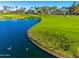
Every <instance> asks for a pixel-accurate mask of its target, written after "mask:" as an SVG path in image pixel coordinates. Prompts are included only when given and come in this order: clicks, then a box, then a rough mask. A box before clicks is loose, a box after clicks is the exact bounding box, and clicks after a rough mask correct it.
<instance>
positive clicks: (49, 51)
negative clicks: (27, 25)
mask: <svg viewBox="0 0 79 59" xmlns="http://www.w3.org/2000/svg"><path fill="white" fill-rule="evenodd" d="M40 20H41V19H40ZM31 28H32V27H31ZM26 35H27V36H28V38H29V39H30V41H31V42H33V43H34V44H35V45H36V46H38V47H39V48H40V49H42V50H44V51H45V52H47V53H49V54H51V55H53V56H56V57H57V58H73V56H70V57H65V56H62V55H58V54H56V52H55V51H53V53H52V51H51V50H49V49H46V48H45V47H43V46H41V44H39V43H38V42H37V41H35V40H34V39H35V38H32V37H31V35H30V33H29V31H27V33H26Z"/></svg>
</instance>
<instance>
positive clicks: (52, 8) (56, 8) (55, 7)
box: [50, 6, 58, 14]
mask: <svg viewBox="0 0 79 59" xmlns="http://www.w3.org/2000/svg"><path fill="white" fill-rule="evenodd" d="M57 10H58V7H57V6H53V7H50V11H51V13H52V12H53V14H56V11H57Z"/></svg>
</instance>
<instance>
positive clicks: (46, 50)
mask: <svg viewBox="0 0 79 59" xmlns="http://www.w3.org/2000/svg"><path fill="white" fill-rule="evenodd" d="M27 36H28V38H29V39H30V41H32V42H33V43H34V44H35V45H36V46H38V47H39V48H40V49H42V50H44V51H45V52H47V53H49V54H51V55H54V56H56V57H57V58H62V56H59V55H57V54H56V53H52V52H51V51H49V50H48V49H45V48H44V47H42V46H41V45H40V44H38V43H37V42H36V41H35V40H34V39H33V38H31V36H30V35H29V33H28V32H27Z"/></svg>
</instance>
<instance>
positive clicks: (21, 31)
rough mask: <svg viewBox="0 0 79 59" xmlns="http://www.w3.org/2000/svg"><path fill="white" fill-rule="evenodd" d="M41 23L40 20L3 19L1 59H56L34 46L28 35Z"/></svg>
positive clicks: (0, 45)
mask: <svg viewBox="0 0 79 59" xmlns="http://www.w3.org/2000/svg"><path fill="white" fill-rule="evenodd" d="M39 21H40V20H38V18H27V19H1V20H0V57H13V58H15V57H16V58H18V57H19V58H28V57H30V58H34V57H36V58H37V57H38V58H41V57H42V58H43V57H49V58H50V57H55V56H52V55H50V54H48V53H47V52H45V51H43V50H42V49H40V48H39V47H37V46H36V45H35V44H33V43H32V42H31V41H30V39H29V38H28V36H27V35H26V33H27V30H28V29H30V28H31V27H32V26H33V25H35V24H37V23H38V22H39Z"/></svg>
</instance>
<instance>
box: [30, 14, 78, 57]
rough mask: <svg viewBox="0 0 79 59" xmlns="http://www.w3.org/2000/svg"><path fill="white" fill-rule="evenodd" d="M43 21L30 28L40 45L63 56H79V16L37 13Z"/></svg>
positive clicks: (31, 34) (32, 35)
mask: <svg viewBox="0 0 79 59" xmlns="http://www.w3.org/2000/svg"><path fill="white" fill-rule="evenodd" d="M37 16H38V17H40V18H41V22H40V23H38V24H37V25H35V26H33V27H32V28H31V29H30V30H29V35H30V37H31V38H32V39H34V40H35V41H36V42H37V43H39V45H40V46H42V47H44V48H45V49H47V50H49V51H50V52H52V54H53V53H55V54H57V55H60V56H62V57H79V43H78V42H79V16H75V15H71V16H69V15H65V16H63V15H37Z"/></svg>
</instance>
